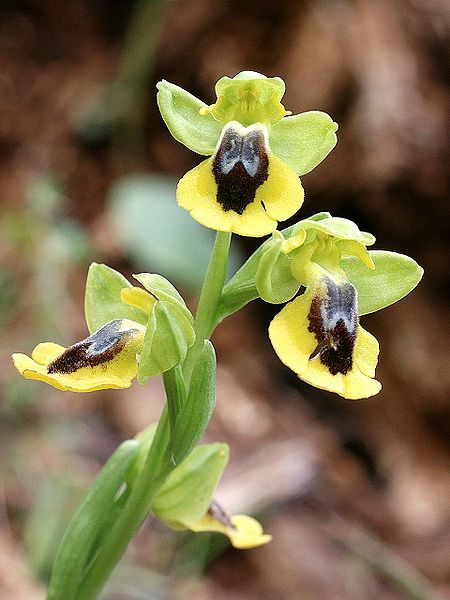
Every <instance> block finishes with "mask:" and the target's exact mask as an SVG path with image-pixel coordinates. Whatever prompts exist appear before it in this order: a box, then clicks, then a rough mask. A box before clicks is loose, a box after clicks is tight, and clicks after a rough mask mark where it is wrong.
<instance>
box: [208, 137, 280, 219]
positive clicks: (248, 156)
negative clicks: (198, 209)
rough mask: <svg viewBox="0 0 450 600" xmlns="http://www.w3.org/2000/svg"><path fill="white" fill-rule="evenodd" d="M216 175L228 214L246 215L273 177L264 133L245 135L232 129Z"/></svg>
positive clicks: (215, 163)
mask: <svg viewBox="0 0 450 600" xmlns="http://www.w3.org/2000/svg"><path fill="white" fill-rule="evenodd" d="M213 173H214V178H215V180H216V183H217V201H218V202H219V204H220V205H221V206H222V208H223V209H224V210H225V211H228V210H234V211H235V212H236V213H238V214H239V215H242V213H243V212H244V210H245V209H246V208H247V206H248V205H249V204H251V202H253V200H254V199H255V194H256V190H257V189H258V187H259V186H260V185H262V184H263V183H264V181H266V179H267V177H268V176H269V158H268V156H267V151H266V142H265V137H264V132H263V131H262V130H260V129H251V130H250V131H249V132H248V133H244V134H241V133H240V132H239V131H237V130H236V129H234V128H233V127H229V128H228V129H227V130H226V131H225V133H224V135H223V137H222V141H221V143H220V146H219V148H218V150H217V152H216V155H215V157H214V160H213Z"/></svg>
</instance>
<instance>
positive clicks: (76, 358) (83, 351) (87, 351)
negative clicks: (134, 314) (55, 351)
mask: <svg viewBox="0 0 450 600" xmlns="http://www.w3.org/2000/svg"><path fill="white" fill-rule="evenodd" d="M121 324H122V321H121V320H120V319H117V320H115V321H111V322H110V323H107V324H106V325H104V326H103V327H102V328H101V329H99V330H98V331H96V332H95V333H94V334H92V335H91V336H90V337H88V338H86V339H85V340H81V342H78V343H76V344H74V345H73V346H69V348H67V350H64V352H63V353H62V354H60V355H59V356H58V357H57V358H55V360H54V361H53V362H51V363H50V364H49V365H48V367H47V372H48V373H65V374H69V373H74V372H75V371H78V369H82V368H83V367H96V366H97V365H101V364H104V363H107V362H109V361H110V360H112V359H113V358H115V357H116V356H117V355H118V354H119V352H121V351H122V350H123V348H124V346H125V344H126V342H127V340H129V338H130V337H131V336H132V335H133V331H134V330H133V329H128V330H126V331H119V329H120V326H121Z"/></svg>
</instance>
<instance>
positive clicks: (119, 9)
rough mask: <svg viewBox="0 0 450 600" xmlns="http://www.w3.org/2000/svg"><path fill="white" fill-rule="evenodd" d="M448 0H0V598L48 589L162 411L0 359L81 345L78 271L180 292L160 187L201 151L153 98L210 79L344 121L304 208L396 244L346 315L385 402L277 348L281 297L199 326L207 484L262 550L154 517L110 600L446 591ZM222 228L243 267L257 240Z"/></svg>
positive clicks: (344, 599)
mask: <svg viewBox="0 0 450 600" xmlns="http://www.w3.org/2000/svg"><path fill="white" fill-rule="evenodd" d="M449 41H450V5H449V3H448V2H447V1H446V0H427V1H425V0H422V1H421V0H398V1H397V2H390V1H388V0H353V1H350V0H347V1H345V0H328V1H327V0H322V1H315V2H314V1H310V2H306V1H299V0H297V1H294V0H285V1H284V2H275V1H270V0H258V1H251V0H240V1H239V2H237V1H233V0H179V1H172V2H161V1H160V0H153V1H151V0H138V1H137V2H131V1H130V2H124V3H115V2H112V1H111V0H79V1H78V2H67V3H66V2H64V3H61V2H56V1H54V0H35V1H32V0H11V1H8V0H2V2H1V3H0V203H1V204H0V218H1V224H0V234H1V245H0V265H1V270H0V283H1V285H0V328H1V345H0V352H1V357H2V369H1V370H0V381H1V390H2V398H1V405H0V416H1V421H0V450H1V455H2V461H1V466H0V478H1V484H2V485H1V490H0V492H1V494H0V598H1V599H2V600H3V599H5V600H10V599H12V598H14V599H17V600H39V599H42V598H43V597H44V591H43V590H44V589H45V582H46V581H47V580H48V576H49V571H50V567H51V563H52V560H53V557H54V554H55V551H56V548H57V544H58V541H59V539H60V537H61V534H62V531H63V529H64V527H65V524H66V523H67V520H68V518H69V516H70V514H72V512H73V510H74V508H75V507H76V506H77V504H78V502H79V499H80V497H81V495H82V493H83V490H85V489H86V487H87V486H88V484H89V482H90V481H92V479H93V477H94V476H95V474H96V472H97V471H98V469H99V468H100V467H101V465H102V464H103V463H104V461H105V460H106V458H107V457H108V456H109V454H110V453H111V452H112V450H113V449H114V448H115V447H116V445H117V444H118V443H119V442H120V440H122V439H124V438H126V437H129V436H132V435H134V434H135V433H136V431H138V430H139V429H141V428H143V427H145V426H146V425H147V424H148V423H150V422H151V421H154V420H156V419H157V418H158V414H159V411H160V408H161V405H162V401H163V392H162V387H161V384H160V382H159V381H157V380H152V381H151V382H150V384H149V386H147V387H146V388H139V386H137V385H136V384H134V385H133V387H132V388H131V389H130V390H124V391H114V392H112V391H104V392H97V393H95V394H88V395H75V394H69V393H66V394H62V393H60V392H58V391H56V390H54V389H52V388H49V387H46V386H44V385H41V384H39V383H35V382H28V381H25V380H23V379H21V378H20V377H19V375H18V374H17V373H16V372H14V370H13V368H12V366H11V363H10V359H9V355H10V354H11V352H13V351H24V352H28V353H29V352H30V351H31V350H32V348H33V347H34V345H35V344H36V343H37V342H38V341H43V340H44V339H49V340H50V339H51V340H54V341H57V342H59V343H63V344H64V343H69V342H70V341H72V342H73V341H74V340H77V339H81V338H82V337H85V335H86V327H85V324H84V319H83V311H82V306H83V291H84V281H85V274H86V269H87V267H88V265H89V263H90V262H91V261H93V260H95V261H97V262H106V263H107V264H109V265H110V266H112V267H114V268H117V269H120V270H122V271H123V272H124V273H126V274H128V275H129V274H131V273H132V272H136V271H137V270H147V271H157V272H161V273H162V274H164V275H167V276H169V277H171V278H172V280H173V282H174V283H176V285H178V287H179V288H180V289H182V290H183V291H184V293H185V295H186V297H187V298H188V301H189V302H190V303H191V305H192V306H195V298H196V290H197V289H198V285H199V281H201V275H202V269H203V268H204V265H205V261H206V259H207V258H206V257H207V255H208V253H209V251H210V247H211V236H210V234H209V232H207V231H206V230H203V229H201V228H200V227H196V226H195V225H194V224H193V223H192V222H191V221H190V220H189V218H187V217H186V215H184V214H183V215H182V214H181V213H182V212H183V211H181V209H177V208H176V205H175V200H174V196H173V193H174V192H173V190H174V185H175V183H176V178H178V177H180V176H181V175H182V174H183V173H184V172H186V170H187V169H189V168H191V167H192V166H194V165H195V164H196V163H197V162H198V161H199V157H198V156H195V155H193V154H192V153H190V152H189V151H188V150H187V149H186V148H184V147H183V146H181V145H179V144H177V143H176V142H175V141H174V140H173V139H172V138H171V137H170V135H169V134H168V132H167V130H166V128H165V126H164V124H163V122H162V120H161V118H160V116H159V114H158V111H157V108H156V103H155V83H156V82H157V81H158V80H159V79H161V78H165V79H167V80H169V81H172V82H174V83H177V84H179V85H181V86H183V87H185V88H186V89H188V90H189V91H191V92H192V93H194V94H196V95H198V96H199V97H201V98H202V99H204V100H205V101H206V102H208V103H210V102H212V101H213V100H214V93H213V86H214V83H215V81H216V80H217V79H218V78H220V77H221V76H223V75H229V76H233V75H235V74H236V73H237V72H239V71H241V70H243V69H252V70H256V71H260V72H262V73H264V74H266V75H279V76H281V77H283V78H284V79H285V81H286V84H287V92H286V96H285V102H284V103H285V106H286V108H288V109H290V110H292V111H293V112H294V113H297V112H301V111H304V110H309V109H321V110H324V111H327V112H328V113H330V114H331V115H332V116H333V118H334V119H335V120H336V121H337V122H338V123H339V125H340V129H339V132H338V133H339V143H338V146H337V147H336V149H335V150H334V151H333V152H332V154H331V155H330V156H329V157H328V158H327V159H326V160H325V161H324V163H323V164H322V165H320V166H319V167H318V168H317V169H315V170H314V171H313V172H312V173H311V174H309V175H307V176H305V177H304V178H303V183H304V186H305V189H306V202H305V204H304V206H303V208H302V210H301V215H300V216H301V217H306V216H308V215H309V214H312V213H315V212H318V211H320V210H329V211H330V212H332V214H335V215H339V216H344V217H348V218H351V219H355V220H356V221H357V223H358V224H359V226H360V227H361V228H362V229H366V230H368V231H371V232H372V233H374V234H375V235H376V236H377V239H378V241H377V245H376V248H385V249H392V250H396V251H399V252H404V253H407V254H410V255H411V256H413V257H414V258H415V259H416V260H417V261H418V262H419V263H420V264H421V265H422V266H423V267H424V268H425V272H426V274H425V278H424V280H423V282H422V283H421V285H420V286H419V288H418V289H417V290H416V291H415V292H414V293H412V294H411V296H410V297H408V298H407V299H405V300H403V301H402V302H400V303H398V304H397V305H395V306H393V307H391V308H389V309H386V310H385V311H383V312H381V313H377V314H375V315H370V316H367V317H365V318H364V320H363V324H364V326H365V327H366V328H367V329H368V330H369V331H371V332H372V333H374V334H375V335H376V336H377V337H378V338H379V340H380V342H381V348H382V351H381V357H380V364H379V367H378V371H377V374H378V378H379V379H380V380H381V381H382V382H383V386H384V387H383V391H382V392H381V393H380V394H379V395H378V396H377V397H375V398H373V399H370V400H367V401H360V402H351V401H345V400H343V399H340V398H338V397H337V396H333V395H331V394H328V393H326V392H321V391H320V390H316V389H313V388H310V387H308V386H307V385H305V384H303V383H302V382H300V381H298V380H297V378H296V377H295V376H294V375H293V374H292V373H290V372H289V371H288V370H287V369H285V368H284V367H283V366H282V365H281V363H279V361H278V360H277V359H276V357H275V355H274V353H273V351H272V349H271V346H270V344H269V342H268V339H267V335H266V329H267V325H268V323H269V322H270V319H271V317H272V316H273V315H274V314H275V312H276V311H277V310H279V308H278V307H272V306H268V305H263V304H262V303H257V302H255V303H253V304H252V305H250V306H248V307H247V308H246V309H245V310H243V311H242V312H241V313H240V314H239V315H236V316H234V317H232V318H230V319H229V320H228V321H226V322H225V323H224V324H223V325H221V327H220V328H219V329H218V331H217V332H216V335H215V344H216V348H217V352H218V355H219V360H220V367H219V371H218V403H217V410H216V413H215V416H214V418H213V421H212V423H211V425H210V428H209V430H208V434H207V439H208V440H211V441H212V440H221V441H227V442H229V443H230V444H231V460H230V465H229V467H228V469H227V472H226V476H225V478H224V480H223V482H222V484H221V487H220V488H219V490H218V493H217V498H218V499H219V500H220V501H222V503H223V504H224V505H225V506H226V507H227V508H228V509H229V510H230V511H250V512H252V513H254V514H257V515H258V516H259V517H260V519H261V520H262V521H263V522H264V525H265V528H266V530H267V531H268V532H269V533H272V534H273V536H274V540H273V542H272V543H271V544H269V545H267V546H264V547H263V548H260V549H256V550H252V551H248V552H238V551H233V550H230V549H229V548H228V547H227V546H226V545H225V544H223V539H218V538H216V537H214V536H209V535H207V534H205V535H201V536H195V537H194V536H190V535H188V534H186V535H182V534H175V533H173V532H170V531H169V530H167V529H166V528H164V527H163V526H162V525H160V524H158V523H157V522H154V521H153V520H149V522H148V523H146V524H145V526H144V527H143V529H142V530H141V532H140V533H139V535H138V537H137V539H136V541H135V543H134V545H133V547H132V548H131V549H130V551H129V553H128V555H127V557H126V558H125V560H124V561H123V562H122V563H121V565H120V567H119V569H118V570H117V572H116V575H115V577H114V579H113V581H112V582H111V583H110V585H109V587H108V589H107V590H106V592H105V595H104V598H105V599H108V600H138V599H144V598H145V599H153V598H154V599H160V598H164V599H166V598H170V599H172V598H174V599H176V600H178V599H182V600H185V599H189V598H196V599H197V600H210V599H214V600H234V599H236V600H259V599H263V600H361V599H363V598H364V599H365V600H401V599H404V598H405V599H416V600H417V599H418V600H437V599H438V598H441V599H442V598H445V597H449V594H450V528H449V517H450V500H449V499H450V474H449V463H450V455H449V440H450V438H449V432H450V425H449V416H450V402H449V399H448V388H449V378H450V376H449V372H450V371H449V368H448V362H447V357H448V345H449V336H448V306H447V305H446V303H445V294H446V292H447V291H448V279H447V277H448V265H447V261H446V259H447V248H446V241H447V237H448V233H447V230H448V209H447V206H448V200H447V186H448V162H449V146H448V134H449V127H448V123H449V121H448V114H449V110H448V109H449V100H450V94H449V88H448V79H449V60H448V59H449V47H450V46H449ZM257 243H258V242H257V241H255V240H249V239H239V240H238V239H235V240H234V258H233V260H234V261H235V262H236V263H237V262H238V261H239V260H243V258H244V257H245V255H246V254H248V253H249V252H251V251H252V250H253V249H254V248H255V247H256V245H257Z"/></svg>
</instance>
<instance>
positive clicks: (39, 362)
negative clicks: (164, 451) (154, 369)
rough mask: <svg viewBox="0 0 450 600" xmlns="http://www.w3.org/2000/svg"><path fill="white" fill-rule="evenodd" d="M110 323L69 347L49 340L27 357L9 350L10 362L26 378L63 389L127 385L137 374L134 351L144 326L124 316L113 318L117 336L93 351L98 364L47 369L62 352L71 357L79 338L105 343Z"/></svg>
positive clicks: (142, 337) (80, 390)
mask: <svg viewBox="0 0 450 600" xmlns="http://www.w3.org/2000/svg"><path fill="white" fill-rule="evenodd" d="M111 323H116V322H111ZM111 323H108V324H106V325H105V326H104V327H102V328H101V329H99V330H98V331H97V332H95V333H94V334H93V335H92V336H90V337H89V338H86V340H82V342H78V343H77V344H74V345H72V346H70V347H69V348H64V346H60V345H59V344H55V343H53V342H43V343H41V344H38V345H37V346H36V348H35V349H34V350H33V352H32V355H31V357H29V356H27V355H26V354H13V355H12V359H13V361H14V365H15V367H16V368H17V370H18V371H19V372H20V373H21V375H23V376H24V377H26V378H27V379H35V380H37V381H44V382H45V383H48V384H49V385H51V386H53V387H55V388H57V389H59V390H63V391H70V392H93V391H95V390H102V389H106V388H113V389H114V388H115V389H118V388H127V387H130V385H131V382H132V380H133V379H134V377H136V374H137V370H138V361H137V354H138V353H139V351H140V349H141V347H142V343H143V341H144V335H145V327H144V326H143V325H140V324H139V323H135V322H134V321H130V320H128V319H122V320H120V321H119V320H118V321H117V326H116V328H115V333H116V334H117V338H118V340H115V341H114V340H111V343H110V345H109V347H108V348H107V350H106V352H104V353H103V354H102V353H101V352H97V353H96V356H97V357H98V360H99V364H97V365H95V366H89V365H87V366H78V367H77V368H76V369H74V370H73V371H71V372H63V371H61V370H59V371H58V370H57V371H54V372H49V367H50V365H52V363H54V361H57V360H58V359H61V356H62V355H64V353H66V354H65V355H66V356H69V360H71V358H70V357H71V355H76V353H77V352H78V350H77V349H78V348H79V346H80V344H82V343H83V342H89V341H91V343H92V340H93V341H94V342H95V341H96V342H97V343H103V344H106V345H107V344H108V340H107V339H106V338H105V334H104V333H103V334H102V332H104V331H105V328H106V327H108V326H109V325H111ZM120 334H123V335H122V336H121V335H120ZM102 336H103V338H102ZM115 344H116V345H115ZM116 349H117V352H116ZM108 351H109V353H108ZM103 359H106V360H103Z"/></svg>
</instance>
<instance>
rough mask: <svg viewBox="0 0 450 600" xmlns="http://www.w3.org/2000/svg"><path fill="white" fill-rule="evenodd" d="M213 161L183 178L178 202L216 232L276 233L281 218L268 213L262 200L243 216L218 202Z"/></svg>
mask: <svg viewBox="0 0 450 600" xmlns="http://www.w3.org/2000/svg"><path fill="white" fill-rule="evenodd" d="M212 162H213V161H212V158H209V159H207V160H204V161H203V162H201V163H200V164H199V165H198V166H197V167H195V168H194V169H192V170H191V171H189V172H188V173H186V175H185V176H184V177H183V178H182V179H181V180H180V181H179V183H178V186H177V200H178V204H179V205H180V206H181V207H182V208H184V209H186V210H188V211H189V212H190V214H191V217H192V218H193V219H195V220H196V221H198V222H199V223H201V224H202V225H204V226H205V227H209V228H210V229H215V230H216V231H231V232H233V233H237V234H239V235H246V236H249V237H261V236H263V235H267V234H269V233H272V231H274V230H275V229H276V227H277V221H276V220H275V219H272V218H271V217H269V216H268V214H267V213H266V212H265V210H264V209H263V207H262V206H261V203H256V202H255V201H253V202H252V203H251V204H249V205H248V206H247V207H246V209H245V210H244V212H243V213H242V215H239V214H238V213H237V212H234V211H233V210H227V211H225V210H224V209H223V207H222V206H221V205H220V204H219V203H218V202H217V184H216V181H215V179H214V175H213V172H212Z"/></svg>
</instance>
